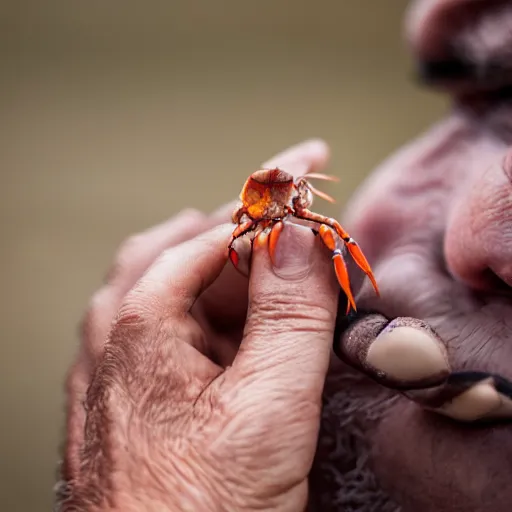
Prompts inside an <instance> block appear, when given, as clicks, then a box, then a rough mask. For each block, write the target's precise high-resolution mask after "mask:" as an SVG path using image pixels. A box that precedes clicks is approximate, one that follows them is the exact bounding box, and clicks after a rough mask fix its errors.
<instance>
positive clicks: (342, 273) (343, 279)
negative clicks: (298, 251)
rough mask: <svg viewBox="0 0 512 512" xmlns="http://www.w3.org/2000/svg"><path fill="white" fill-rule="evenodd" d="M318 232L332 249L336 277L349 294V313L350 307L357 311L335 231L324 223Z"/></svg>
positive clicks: (325, 243) (344, 290)
mask: <svg viewBox="0 0 512 512" xmlns="http://www.w3.org/2000/svg"><path fill="white" fill-rule="evenodd" d="M318 233H319V234H320V237H321V239H322V242H323V243H324V245H325V246H326V247H327V248H328V249H329V250H331V251H332V260H333V262H334V271H335V272H336V278H337V279H338V283H339V284H340V286H341V289H342V290H343V292H344V293H345V295H346V296H347V300H348V304H347V315H348V314H349V312H350V308H352V309H353V310H354V311H357V308H356V301H355V300H354V295H353V294H352V290H351V288H350V279H349V276H348V270H347V266H346V264H345V260H344V259H343V255H342V254H341V251H340V249H338V248H337V247H336V239H335V238H334V233H333V231H332V229H330V228H328V227H327V226H326V225H325V224H322V225H321V226H320V228H319V229H318Z"/></svg>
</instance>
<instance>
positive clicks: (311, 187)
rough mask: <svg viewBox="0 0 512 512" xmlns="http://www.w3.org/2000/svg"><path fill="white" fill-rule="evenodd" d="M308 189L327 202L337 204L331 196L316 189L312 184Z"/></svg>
mask: <svg viewBox="0 0 512 512" xmlns="http://www.w3.org/2000/svg"><path fill="white" fill-rule="evenodd" d="M308 187H309V189H310V190H311V192H313V194H315V195H316V196H318V197H321V198H322V199H325V200H326V201H329V203H333V204H334V203H336V201H335V200H334V199H333V198H332V197H331V196H330V195H329V194H326V193H325V192H322V191H321V190H318V189H316V188H315V187H313V185H311V183H308Z"/></svg>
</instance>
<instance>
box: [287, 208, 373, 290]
mask: <svg viewBox="0 0 512 512" xmlns="http://www.w3.org/2000/svg"><path fill="white" fill-rule="evenodd" d="M295 216H296V217H297V218H299V219H303V220H309V221H312V222H317V223H319V224H327V225H328V226H330V227H332V228H333V229H334V230H335V231H336V233H337V234H338V235H339V236H340V238H341V239H342V240H343V242H344V243H345V245H346V247H347V249H348V252H349V253H350V255H351V256H352V258H353V259H354V261H355V262H356V263H357V265H358V267H359V268H360V269H361V270H362V271H363V272H364V273H365V274H366V275H367V276H368V278H369V279H370V281H371V283H372V285H373V288H374V289H375V293H376V294H377V295H380V292H379V287H378V286H377V281H376V280H375V276H374V275H373V272H372V269H371V267H370V264H369V263H368V261H367V260H366V257H365V255H364V254H363V251H361V248H360V247H359V245H358V244H357V242H356V241H355V240H354V239H353V238H352V237H351V236H350V235H349V234H348V233H347V232H346V231H345V230H344V229H343V228H342V227H341V224H340V223H339V222H337V221H336V220H334V219H331V218H329V217H325V216H324V215H320V214H318V213H314V212H311V211H309V210H307V209H305V208H304V209H300V210H297V211H296V212H295Z"/></svg>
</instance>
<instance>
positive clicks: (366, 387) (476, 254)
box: [60, 0, 512, 512]
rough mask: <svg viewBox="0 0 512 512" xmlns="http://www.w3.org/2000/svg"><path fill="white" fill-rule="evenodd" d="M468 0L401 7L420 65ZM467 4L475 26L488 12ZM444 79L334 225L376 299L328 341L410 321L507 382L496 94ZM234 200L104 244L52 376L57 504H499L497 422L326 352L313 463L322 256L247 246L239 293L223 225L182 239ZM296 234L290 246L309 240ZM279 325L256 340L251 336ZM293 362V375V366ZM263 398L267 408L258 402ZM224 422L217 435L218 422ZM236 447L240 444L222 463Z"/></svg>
mask: <svg viewBox="0 0 512 512" xmlns="http://www.w3.org/2000/svg"><path fill="white" fill-rule="evenodd" d="M468 4H471V5H472V6H473V5H474V4H481V2H473V3H472V2H464V1H455V0H452V1H448V0H446V1H441V0H438V1H429V2H426V1H423V2H418V10H420V9H421V10H422V11H423V13H424V14H423V16H426V15H425V13H427V15H429V16H432V17H431V18H430V19H429V27H430V29H431V30H430V31H422V23H421V19H420V21H417V19H416V21H415V24H414V23H412V21H410V22H409V23H410V27H412V28H410V30H409V37H410V40H411V44H412V47H413V48H414V51H415V56H416V57H417V59H418V60H422V59H423V60H428V61H429V62H431V61H436V59H437V61H440V60H442V59H443V58H444V57H445V56H446V55H445V53H446V52H447V48H451V47H450V45H449V44H447V42H446V41H450V40H451V39H450V38H454V37H456V36H458V35H460V33H461V31H462V32H463V31H464V30H465V29H466V26H465V25H463V26H462V27H461V26H459V25H457V26H456V27H454V26H453V23H452V24H451V21H450V20H453V19H455V17H454V15H453V12H456V10H457V9H466V8H467V6H468ZM497 4H498V3H496V4H493V5H492V6H490V7H489V8H488V9H487V10H490V9H491V8H494V7H493V6H494V5H497ZM499 4H504V2H501V3H499ZM422 6H426V7H425V8H423V7H422ZM443 9H444V11H443ZM459 12H460V11H459ZM464 12H466V14H467V17H466V18H465V19H467V20H470V21H472V22H475V23H476V22H477V21H478V20H479V19H481V18H482V16H484V15H485V13H486V10H485V9H481V10H479V11H476V10H475V12H473V11H471V10H470V11H469V12H468V11H464ZM436 16H437V17H436ZM442 16H445V18H444V20H446V19H447V20H448V21H450V22H445V23H441V21H443V17H442ZM412 19H413V16H411V17H410V18H409V20H412ZM468 23H469V22H468ZM434 28H435V29H436V30H434ZM468 38H469V40H471V39H470V37H469V36H468V35H467V34H464V37H461V38H460V41H462V43H460V44H462V45H463V44H465V43H464V41H467V40H468ZM460 44H458V45H455V47H456V48H460ZM452 46H453V45H452ZM462 47H463V46H462ZM496 48H497V49H498V50H500V51H502V50H503V49H502V47H500V46H499V45H497V46H496V45H494V46H493V47H492V48H491V49H489V56H491V53H492V51H497V50H496ZM484 49H485V48H484ZM491 50H492V51H491ZM453 53H454V52H453V51H451V54H450V55H449V57H450V58H451V59H452V60H453V59H454V58H455V57H457V55H455V57H454V55H453ZM455 54H456V52H455ZM484 57H485V55H484ZM482 59H483V61H485V58H482ZM441 78H442V77H439V76H429V79H430V81H431V82H438V83H442V84H443V86H445V87H446V88H447V90H448V91H450V92H451V93H452V94H454V95H456V99H457V101H456V106H455V108H454V110H453V112H452V113H450V114H449V116H448V117H447V118H446V119H445V120H443V121H442V122H440V123H439V124H438V125H437V126H436V127H434V128H433V129H432V130H429V131H428V132H427V133H426V134H425V135H424V136H423V137H421V138H420V139H419V140H418V141H415V142H413V143H412V144H410V145H409V146H408V147H406V148H405V149H403V150H401V151H400V152H398V153H397V154H396V155H395V156H393V157H392V158H391V159H389V160H388V161H387V162H385V163H384V164H383V165H382V166H381V167H380V168H379V169H377V170H376V171H375V172H374V173H373V175H372V176H371V178H370V179H369V180H368V182H367V183H366V184H365V185H364V186H363V187H362V188H361V189H360V190H359V191H358V193H357V194H356V195H355V196H354V198H353V199H352V201H351V202H350V204H349V205H348V207H347V209H346V214H345V215H344V217H343V218H342V219H341V220H342V221H343V225H344V226H345V227H346V228H347V229H348V230H349V232H350V233H351V235H352V236H354V238H356V240H357V241H358V242H359V244H360V245H361V247H362V248H363V249H364V251H365V254H366V255H367V256H368V259H369V261H370V262H371V264H372V267H373V269H374V271H375V274H376V278H377V280H378V282H379V286H380V288H381V291H382V298H381V299H380V300H377V299H376V298H375V296H374V294H373V293H372V292H371V289H370V288H369V287H368V286H367V283H365V285H364V286H363V288H362V289H361V290H360V293H359V294H358V296H357V302H358V305H359V307H360V308H361V309H366V310H368V311H374V312H376V313H371V314H370V315H367V316H365V315H364V314H362V315H361V316H359V317H355V318H354V320H353V322H352V323H350V324H347V322H345V323H343V322H342V319H340V318H338V323H340V322H342V323H343V328H342V329H341V330H340V329H338V330H337V331H336V333H337V335H338V337H337V338H336V339H335V340H334V342H335V343H334V344H335V348H336V346H345V345H347V344H348V343H349V339H348V338H349V335H350V334H352V335H355V336H356V338H357V340H358V341H360V343H361V344H365V343H371V341H372V339H373V338H372V337H373V336H374V332H373V331H372V321H375V318H376V317H379V318H380V317H386V318H387V319H392V318H395V317H408V318H406V321H408V322H409V323H410V324H413V323H414V322H415V320H414V319H419V320H422V321H425V322H428V324H429V325H430V326H431V327H433V328H434V329H435V331H436V332H437V334H438V335H439V337H440V338H441V340H442V342H443V343H444V344H445V346H446V349H447V353H448V358H449V361H450V365H451V367H452V369H453V370H464V369H466V370H481V371H486V372H492V373H498V374H500V375H502V376H503V377H505V378H508V379H510V380H512V343H511V342H512V301H511V299H510V294H509V287H510V285H511V284H512V268H511V263H510V262H511V261H512V246H511V244H512V236H511V234H512V233H511V229H512V218H511V217H512V188H511V187H512V158H511V157H510V156H509V153H508V151H509V150H508V146H509V144H510V138H511V134H512V130H510V128H511V127H510V119H512V117H510V114H512V103H511V102H510V101H509V100H508V97H507V95H503V94H497V93H496V92H495V87H496V86H495V84H496V83H498V82H499V81H500V80H499V79H496V77H495V76H492V77H490V79H489V81H488V82H485V81H483V82H482V80H480V82H478V84H476V85H475V83H474V82H475V80H474V77H472V76H471V75H466V76H462V77H459V78H458V80H456V81H455V82H453V80H452V79H450V80H448V81H447V82H446V81H445V80H444V79H443V80H441ZM327 156H328V155H327V151H326V148H325V147H324V146H323V145H322V144H321V143H318V142H316V143H315V142H313V143H310V144H309V145H308V144H306V145H305V146H303V147H299V148H295V149H293V150H291V151H289V152H287V153H285V154H283V155H280V156H278V157H277V158H276V159H273V160H272V161H271V162H267V165H268V166H270V165H272V164H277V165H280V166H282V167H283V168H286V169H288V170H290V172H293V173H294V174H295V175H298V174H299V173H301V172H304V170H305V169H304V168H305V167H307V168H314V169H316V170H320V169H321V168H322V166H323V165H325V163H326V160H327ZM233 207H234V205H233V204H231V205H227V206H225V207H222V208H221V209H220V210H219V211H218V212H215V213H214V214H212V215H208V216H207V215H203V214H200V213H198V212H185V213H183V214H182V215H181V216H178V218H175V219H171V220H170V221H168V222H167V223H165V224H163V225H161V226H159V227H157V228H154V229H153V230H150V231H148V232H147V233H145V234H142V235H139V236H138V237H136V238H134V239H132V240H131V241H130V242H128V244H127V245H125V246H124V247H123V248H122V249H121V251H120V253H119V254H118V257H117V259H116V262H115V264H114V266H113V270H112V271H111V272H110V273H109V275H108V277H107V284H106V285H105V287H104V288H103V289H102V290H101V291H99V292H98V294H97V295H96V296H95V298H94V299H93V303H92V305H91V308H90V310H89V314H88V315H87V317H86V319H85V322H84V335H83V342H82V350H81V352H80V354H79V357H78V359H77V363H76V364H75V366H74V367H73V368H72V370H71V372H70V375H69V379H68V388H67V390H68V426H67V433H68V436H67V442H66V447H65V458H64V463H63V468H62V469H63V479H64V481H65V482H66V485H63V486H62V487H61V489H60V497H61V501H62V503H63V505H62V509H63V510H127V511H128V510H254V509H256V508H257V507H264V508H265V509H268V510H301V509H303V508H304V506H305V503H306V500H307V482H308V475H310V482H311V486H310V487H311V489H310V502H311V503H312V504H316V505H317V506H318V508H319V510H344V511H346V510H360V511H366V510H368V511H370V510H379V511H384V512H385V511H387V510H389V511H395V510H402V511H404V512H407V511H418V512H429V511H439V512H450V511H455V510H457V511H458V510H464V511H465V512H472V511H475V512H477V511H478V512H481V511H493V512H501V511H504V512H505V511H508V510H509V509H510V503H511V502H512V487H511V486H510V484H509V476H508V475H510V473H511V470H512V429H511V427H510V425H507V424H503V425H501V424H490V425H489V424H487V425H482V426H468V425H467V424H461V423H457V422H454V421H452V420H450V419H447V418H445V417H442V416H440V415H437V414H435V413H432V412H426V411H424V410H423V409H422V407H421V405H420V404H421V396H420V397H419V398H418V396H419V395H413V394H411V395H409V397H406V396H404V395H402V394H398V393H397V392H396V391H395V390H392V389H389V388H388V387H385V386H383V385H381V384H379V383H377V382H375V381H376V380H377V381H378V378H379V377H378V376H377V375H370V376H369V377H370V378H369V377H368V376H365V375H364V374H363V373H362V371H361V369H360V368H359V369H353V368H351V367H350V366H349V365H347V364H346V362H343V363H342V362H341V361H338V360H337V359H336V358H335V357H332V359H331V365H330V368H329V374H328V378H327V384H326V387H325V396H324V404H325V407H324V421H323V423H322V427H321V430H320V442H319V444H318V451H317V453H316V459H315V461H314V464H313V471H312V473H310V470H311V465H312V463H313V456H314V454H315V444H316V440H317V433H318V423H319V419H320V405H321V394H322V385H323V381H324V377H325V374H326V372H327V364H328V358H329V347H330V344H331V341H332V336H333V332H334V328H335V322H336V311H335V309H336V308H335V306H336V293H337V289H336V286H335V280H334V278H333V276H332V269H331V268H330V266H329V261H328V258H325V253H323V255H322V253H321V251H317V252H314V253H313V254H314V255H313V256H312V258H313V261H314V262H315V265H314V266H313V269H314V270H313V271H311V272H310V273H309V274H308V275H307V277H306V278H305V280H303V279H295V278H294V277H293V276H294V275H298V274H297V272H298V271H299V269H298V268H293V264H292V273H291V274H290V273H288V274H287V275H286V276H284V277H283V275H281V277H279V274H278V275H276V273H275V271H274V272H272V270H271V269H270V267H269V265H270V264H269V260H268V257H267V255H266V254H265V251H258V250H256V251H255V254H254V260H253V268H252V270H251V281H250V283H251V284H250V287H249V288H248V282H247V280H246V279H245V278H244V277H243V276H240V275H238V274H237V273H236V272H235V271H234V270H233V269H232V268H231V267H229V266H227V267H224V268H223V263H224V261H225V255H224V253H223V252H222V248H223V247H224V246H223V243H224V242H225V241H227V240H228V239H229V229H228V230H227V231H226V232H225V233H224V232H223V231H222V229H223V228H220V230H218V231H214V232H209V233H208V234H203V235H201V236H200V237H199V238H198V239H195V238H194V237H195V236H196V235H199V234H200V233H204V232H205V231H206V230H208V229H209V228H211V227H213V226H215V225H218V224H221V223H223V222H227V220H228V219H229V215H230V213H231V211H232V209H233ZM283 236H284V235H283ZM301 236H303V237H304V238H301V239H300V240H301V243H302V244H303V245H304V244H305V245H307V244H313V243H314V242H313V241H311V240H310V239H309V238H307V237H306V235H305V234H304V233H302V235H301ZM292 238H293V237H292ZM191 239H193V240H192V242H188V243H186V241H187V240H191ZM286 242H287V241H286V240H285V242H284V243H286ZM288 243H290V244H293V239H290V240H288ZM169 248H172V249H171V250H170V251H166V249H169ZM163 251H165V252H164V255H163V256H161V254H162V252H163ZM194 251H196V252H194ZM201 254H203V256H201ZM204 255H206V256H204ZM201 257H204V258H206V257H208V258H211V259H210V260H209V264H208V265H205V264H204V262H203V264H202V265H199V264H198V267H197V268H194V270H195V271H197V272H199V273H201V276H200V279H195V278H194V279H192V278H191V272H189V271H188V270H189V267H188V266H186V265H185V266H183V265H184V263H183V262H184V261H186V262H187V265H188V262H189V261H191V260H194V258H201ZM159 258H160V259H159ZM205 261H206V260H205ZM200 268H202V269H203V270H202V271H201V270H200ZM206 268H208V269H209V270H208V272H209V274H208V275H206V274H205V275H203V274H202V272H203V271H204V272H206V270H204V269H206ZM147 269H149V271H148V272H147V273H145V272H146V270H147ZM179 271H186V272H179ZM219 273H220V276H218V277H217V275H216V274H219ZM183 274H184V275H185V277H183ZM299 274H300V272H299ZM192 275H196V276H197V275H198V274H197V273H196V274H192ZM301 275H302V274H301ZM254 276H257V279H256V278H255V277H254ZM290 276H291V277H290ZM283 281H285V282H286V283H287V285H286V286H290V287H291V288H286V286H283ZM209 282H213V284H211V286H210V287H208V288H207V290H206V291H205V292H204V293H203V294H201V295H200V298H199V299H197V300H196V297H197V295H199V293H200V291H201V290H202V289H204V288H206V286H207V284H208V283H209ZM159 283H165V286H168V288H166V287H165V286H163V287H162V285H159ZM315 283H323V286H322V287H320V286H318V287H317V286H315ZM326 283H333V286H332V287H330V286H326ZM258 286H259V287H261V288H258ZM301 287H304V288H301ZM286 289H288V293H286V292H283V290H286ZM301 289H302V291H303V292H304V293H301V291H300V290H301ZM289 290H292V293H290V291H289ZM306 290H307V293H306ZM283 293H284V294H283ZM319 293H320V294H324V295H323V296H318V295H316V294H319ZM303 297H306V299H305V301H304V299H303ZM303 301H304V302H303ZM272 304H277V306H273V305H272ZM315 304H316V305H318V304H327V305H328V306H327V308H325V309H322V310H319V309H316V308H315V307H314V305H315ZM248 306H249V314H248V318H247V323H246V314H247V310H248ZM290 306H292V307H293V308H295V309H294V312H295V314H294V315H293V316H290V315H289V313H286V312H287V311H288V310H289V307H290ZM311 311H312V312H311ZM279 315H280V316H279ZM276 318H279V323H277V322H275V321H273V319H276ZM115 319H117V320H116V322H115V323H114V324H113V327H112V328H111V325H112V322H113V320H115ZM386 321H387V320H386ZM301 322H304V323H303V324H301ZM297 323H298V325H297ZM265 326H267V327H265ZM283 326H284V327H283ZM313 330H315V331H320V334H315V336H314V337H313V335H312V334H311V333H312V332H313ZM109 333H110V334H109ZM244 333H245V334H244ZM107 338H108V340H109V343H108V344H107V345H105V340H107ZM277 338H279V343H275V344H272V345H270V347H271V348H272V347H273V351H272V350H269V349H268V346H269V344H268V339H277ZM329 338H330V339H329ZM240 340H242V345H241V347H242V349H241V350H240V351H239V345H240ZM276 346H278V347H279V350H278V349H276V348H275V347H276ZM312 346H313V347H316V349H312V348H311V347H312ZM147 347H150V349H147ZM318 347H320V348H318ZM237 359H239V362H238V363H237V362H236V361H237ZM292 363H293V364H292ZM295 364H300V365H304V369H306V370H307V371H306V372H305V374H304V372H301V374H303V377H302V378H301V379H300V380H298V379H297V378H296V375H297V370H296V366H295ZM297 382H299V384H298V383H297ZM297 386H298V387H297ZM283 390H284V391H283ZM276 392H277V393H278V394H277V395H276V394H275V393H276ZM279 393H281V394H279ZM276 396H277V397H278V400H277V403H278V404H279V410H276V409H275V408H274V409H273V408H272V404H273V400H272V399H269V397H272V398H276ZM254 397H257V398H254ZM418 402H419V403H418ZM83 404H85V408H84V407H83ZM347 404H348V405H349V406H350V408H349V407H347ZM349 409H350V410H349ZM226 425H230V426H231V428H232V429H231V430H230V435H229V436H222V435H221V434H222V432H223V431H224V428H225V426H226ZM344 432H357V435H354V439H356V440H357V441H358V442H359V444H358V443H355V444H354V445H353V446H351V448H349V449H348V451H345V452H344V453H341V455H340V454H338V453H337V452H336V453H335V451H334V450H333V446H332V444H330V441H331V439H330V438H333V437H335V435H337V434H338V433H341V434H343V433H344ZM219 438H220V441H219V442H218V443H217V444H216V445H215V446H216V450H215V451H212V450H211V448H210V446H211V444H212V442H213V441H214V440H218V439H219ZM240 447H242V448H243V454H244V457H243V458H240V459H234V457H233V456H234V454H235V453H241V452H240V451H239V449H240ZM128 448H129V449H128ZM349 459H350V460H349ZM333 466H337V473H338V475H339V479H338V480H337V481H334V480H333V479H332V476H331V475H332V474H333ZM356 466H357V468H358V471H360V473H361V474H364V476H365V479H364V482H363V485H362V486H361V488H360V491H361V492H360V493H359V495H358V496H356V497H355V498H354V499H353V500H352V501H350V500H347V499H346V496H348V495H349V494H350V489H349V488H348V487H347V486H346V482H347V481H348V480H349V479H350V477H351V475H352V473H353V470H354V467H356ZM265 473H268V474H269V475H270V478H266V477H265V476H264V475H265ZM340 494H341V495H342V496H341V497H340ZM361 496H362V498H361ZM344 498H345V501H344ZM358 500H359V501H358ZM187 507H190V508H187Z"/></svg>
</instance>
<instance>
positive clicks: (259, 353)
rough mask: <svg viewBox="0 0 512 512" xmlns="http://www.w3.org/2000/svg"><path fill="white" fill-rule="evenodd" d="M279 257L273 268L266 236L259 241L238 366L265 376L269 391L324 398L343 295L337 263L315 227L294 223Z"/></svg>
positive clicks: (289, 226) (244, 371) (281, 243)
mask: <svg viewBox="0 0 512 512" xmlns="http://www.w3.org/2000/svg"><path fill="white" fill-rule="evenodd" d="M274 261H275V264H276V265H275V267H272V263H271V260H270V257H269V253H268V236H267V235H265V234H262V235H260V236H259V237H258V238H256V239H255V240H254V250H253V261H252V268H251V275H250V281H249V308H248V314H247V321H246V325H245V330H244V336H243V340H242V343H241V345H240V350H239V352H238V354H237V357H236V358H235V361H234V363H233V369H235V367H238V370H239V371H240V372H241V373H242V374H243V375H248V374H250V375H251V380H254V379H256V381H258V382H260V383H261V381H262V380H263V381H264V382H265V387H266V389H269V387H270V388H273V387H278V388H279V391H282V390H286V391H287V393H290V394H294V393H296V392H299V393H300V396H302V397H304V392H306V393H307V395H306V396H307V397H308V398H309V399H313V400H315V401H316V400H317V399H318V400H320V398H321V393H322V389H323V385H324V380H325V376H326V373H327V369H328V365H329V358H330V351H331V347H332V340H333V334H334V326H335V320H336V311H337V304H338V296H339V288H338V284H337V281H336V278H335V273H334V269H333V265H332V261H331V258H330V256H329V252H328V250H327V249H326V248H325V247H323V245H322V243H321V241H320V240H319V239H317V238H315V236H314V234H313V232H312V231H311V229H309V228H305V227H303V226H299V225H297V224H291V223H286V224H285V227H284V229H283V231H282V233H281V235H280V237H279V241H278V243H277V248H276V252H275V258H274ZM274 391H278V390H277V389H274Z"/></svg>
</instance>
